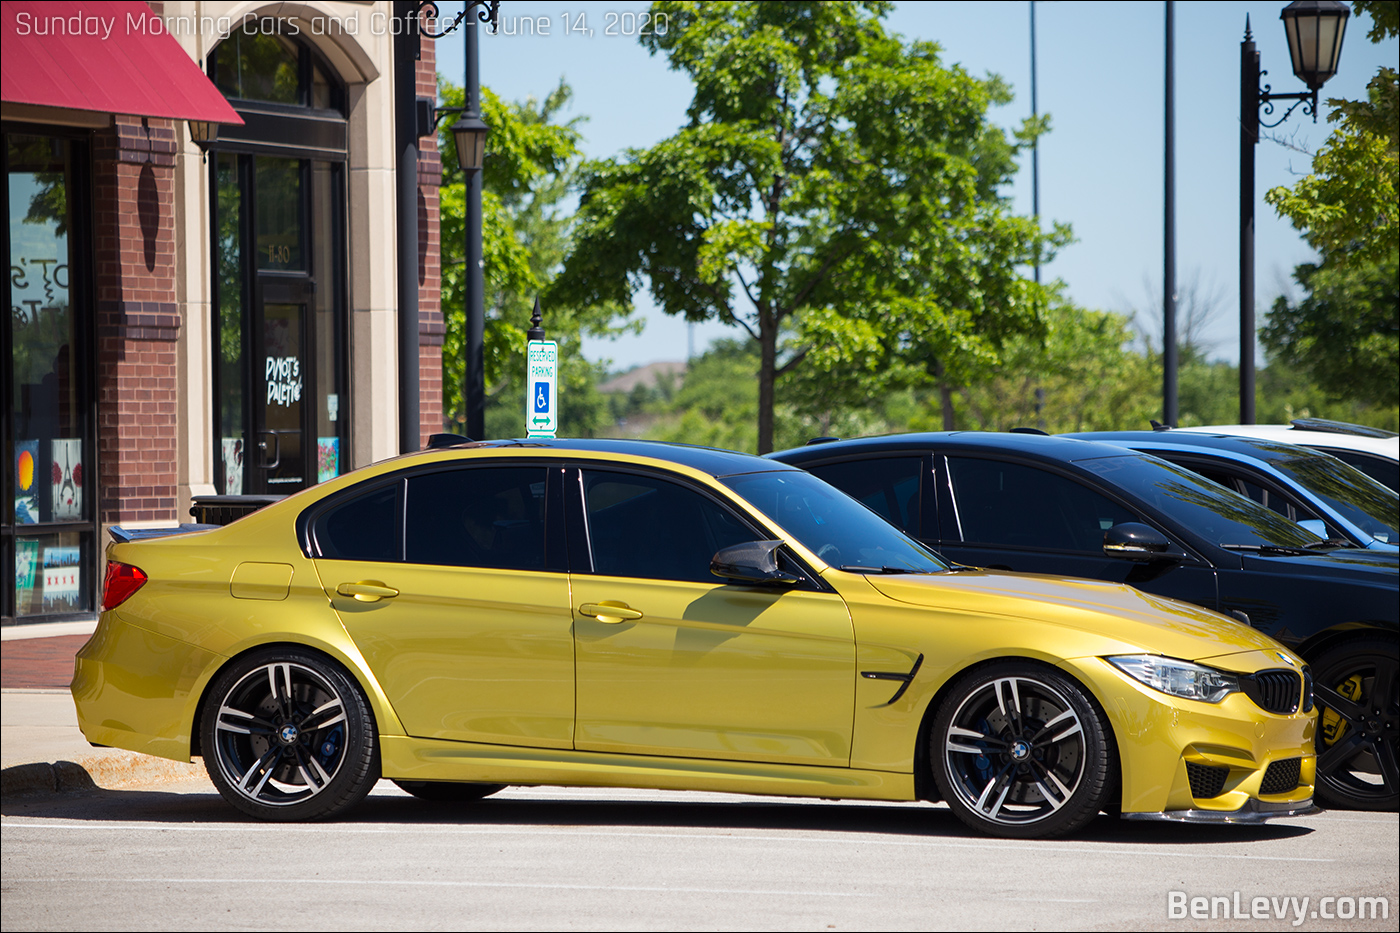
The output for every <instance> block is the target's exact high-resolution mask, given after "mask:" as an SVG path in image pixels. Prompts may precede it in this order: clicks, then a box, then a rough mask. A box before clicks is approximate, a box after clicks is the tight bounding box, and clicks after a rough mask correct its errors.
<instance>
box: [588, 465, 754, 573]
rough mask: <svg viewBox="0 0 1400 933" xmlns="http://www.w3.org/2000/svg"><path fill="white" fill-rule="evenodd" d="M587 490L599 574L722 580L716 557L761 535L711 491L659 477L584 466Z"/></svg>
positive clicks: (595, 558)
mask: <svg viewBox="0 0 1400 933" xmlns="http://www.w3.org/2000/svg"><path fill="white" fill-rule="evenodd" d="M583 494H584V508H585V510H586V511H587V513H588V538H589V544H590V545H591V546H592V549H593V570H594V572H595V573H600V574H606V575H609V576H619V577H644V578H650V579H656V580H691V581H694V582H696V583H720V582H721V581H720V579H719V578H718V577H716V576H715V575H714V574H712V573H710V558H712V557H714V556H715V552H716V551H718V550H719V549H720V548H725V547H729V546H730V545H731V544H742V543H743V542H745V541H752V540H754V539H755V537H756V536H755V534H754V532H753V531H752V530H750V529H749V527H748V526H747V525H745V524H744V523H743V522H742V521H740V520H739V519H738V518H737V517H735V516H734V515H733V514H732V513H731V512H730V511H729V510H727V509H724V508H721V507H720V506H719V505H718V504H716V503H715V502H713V501H712V500H711V499H709V498H708V497H707V496H704V495H702V494H701V493H699V492H696V491H695V490H693V489H688V488H686V487H684V486H681V485H679V484H677V483H672V482H669V481H667V480H663V479H659V478H655V477H650V476H640V475H633V474H628V473H607V472H603V471H595V470H584V471H583Z"/></svg>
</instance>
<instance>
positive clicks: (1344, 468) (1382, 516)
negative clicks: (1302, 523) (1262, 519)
mask: <svg viewBox="0 0 1400 933" xmlns="http://www.w3.org/2000/svg"><path fill="white" fill-rule="evenodd" d="M1274 466H1275V467H1277V468H1278V469H1279V470H1281V471H1283V472H1284V473H1287V474H1288V475H1289V476H1291V477H1293V478H1294V479H1295V480H1297V481H1298V483H1299V485H1301V486H1303V487H1304V488H1306V489H1307V490H1309V491H1310V492H1312V493H1313V495H1315V496H1317V497H1318V498H1319V499H1321V500H1322V501H1324V502H1326V503H1327V504H1328V505H1330V506H1331V507H1332V508H1333V509H1335V510H1336V511H1337V514H1339V515H1341V516H1342V517H1343V518H1345V519H1346V520H1347V521H1349V522H1351V523H1352V524H1353V525H1355V526H1356V527H1358V528H1360V529H1361V530H1362V531H1364V532H1366V534H1368V535H1370V536H1371V537H1373V538H1375V539H1376V540H1377V541H1384V542H1386V543H1387V544H1395V543H1400V494H1397V493H1396V492H1395V490H1393V489H1387V488H1385V487H1384V486H1382V485H1381V484H1380V483H1378V482H1376V481H1375V480H1373V479H1371V477H1369V476H1367V475H1366V474H1365V473H1362V472H1361V471H1360V470H1358V469H1356V468H1355V467H1352V466H1348V465H1347V464H1345V463H1342V462H1341V461H1340V460H1334V459H1332V458H1331V457H1297V458H1293V459H1288V460H1275V461H1274Z"/></svg>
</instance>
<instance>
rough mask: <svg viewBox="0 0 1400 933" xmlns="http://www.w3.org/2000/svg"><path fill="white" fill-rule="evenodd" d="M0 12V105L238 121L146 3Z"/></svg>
mask: <svg viewBox="0 0 1400 933" xmlns="http://www.w3.org/2000/svg"><path fill="white" fill-rule="evenodd" d="M3 9H4V20H3V30H4V31H3V33H0V100H4V101H6V102H7V103H17V104H36V105H38V106H41V107H66V108H70V109H73V110H95V111H98V112H99V113H122V114H131V115H134V116H140V117H167V118H171V119H177V120H212V121H216V122H219V123H242V122H243V121H242V119H240V118H239V116H238V114H236V113H234V111H233V108H232V107H230V106H229V104H228V101H226V100H224V96H223V95H222V94H220V93H219V91H218V89H217V88H215V87H214V85H213V83H212V82H211V81H210V80H209V78H208V77H206V76H205V74H204V73H203V72H202V71H200V70H199V66H198V65H196V64H195V63H194V61H193V60H191V59H190V56H189V55H188V54H187V53H186V52H185V50H184V49H182V48H181V47H180V44H179V43H178V42H176V41H175V39H174V38H173V37H172V36H171V35H170V34H169V33H167V32H166V31H165V24H164V22H163V21H162V20H161V18H160V17H158V16H156V15H155V14H154V13H152V12H151V8H150V7H149V6H147V5H146V4H144V3H140V2H135V0H123V2H117V3H112V2H104V3H95V2H86V3H84V2H77V3H11V2H9V0H6V2H5V3H4V4H3Z"/></svg>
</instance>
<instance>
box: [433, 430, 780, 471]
mask: <svg viewBox="0 0 1400 933" xmlns="http://www.w3.org/2000/svg"><path fill="white" fill-rule="evenodd" d="M483 448H487V449H497V450H499V449H502V448H518V449H520V450H521V451H522V452H523V451H527V450H530V451H534V450H549V451H557V452H559V453H560V454H562V455H567V454H568V453H570V452H574V451H578V452H587V453H595V454H616V455H619V456H624V457H645V458H648V459H651V460H659V461H662V462H665V463H673V464H677V465H679V466H685V467H690V468H691V469H693V470H698V471H699V472H701V473H708V474H710V475H711V476H716V477H721V476H734V475H736V474H740V473H761V472H773V471H775V470H788V469H796V468H795V467H789V466H788V465H787V464H784V463H775V462H773V461H771V460H764V459H763V458H761V457H756V456H754V455H752V454H742V453H738V452H736V451H733V450H721V449H719V448H718V447H700V446H697V445H694V444H673V443H667V442H664V441H644V440H632V439H628V438H572V437H571V438H562V437H561V438H550V437H531V438H515V439H512V440H499V441H468V442H465V443H461V444H455V445H452V446H450V447H440V448H437V449H436V451H434V452H440V451H444V450H472V449H478V450H479V449H483ZM425 452H426V451H425Z"/></svg>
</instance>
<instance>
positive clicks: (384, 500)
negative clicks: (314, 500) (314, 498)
mask: <svg viewBox="0 0 1400 933" xmlns="http://www.w3.org/2000/svg"><path fill="white" fill-rule="evenodd" d="M402 487H403V484H402V483H390V484H389V485H387V486H381V487H379V488H378V489H376V490H374V491H373V492H368V493H365V494H364V495H362V496H355V497H354V498H351V499H347V500H345V501H343V502H339V503H337V504H336V505H334V506H332V507H331V508H330V509H328V510H327V511H325V512H323V513H321V515H320V516H319V517H318V518H317V519H316V526H315V527H316V547H317V550H318V551H319V552H320V555H321V556H322V557H324V558H328V559H330V560H375V561H390V560H398V559H399V555H400V554H402V553H403V549H402V548H401V547H400V542H399V527H400V521H399V490H400V489H401V488H402Z"/></svg>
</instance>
